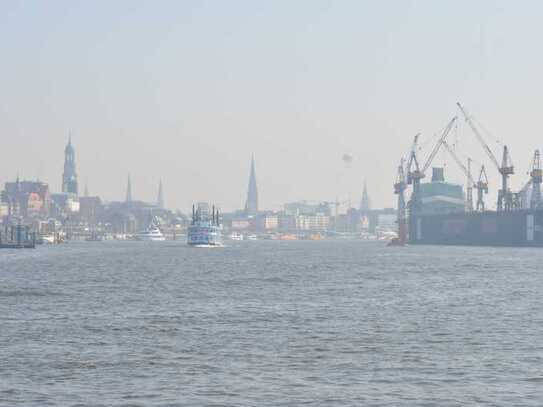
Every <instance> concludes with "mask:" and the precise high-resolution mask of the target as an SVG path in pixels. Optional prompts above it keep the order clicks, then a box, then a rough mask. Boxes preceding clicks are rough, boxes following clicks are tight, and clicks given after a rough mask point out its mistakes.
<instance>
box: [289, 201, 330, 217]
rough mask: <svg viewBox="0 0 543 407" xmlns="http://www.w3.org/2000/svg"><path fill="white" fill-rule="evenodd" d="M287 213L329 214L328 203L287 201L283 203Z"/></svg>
mask: <svg viewBox="0 0 543 407" xmlns="http://www.w3.org/2000/svg"><path fill="white" fill-rule="evenodd" d="M284 207H285V214H287V215H315V214H317V213H321V214H324V215H327V216H330V215H331V209H330V205H329V203H327V202H310V201H298V202H289V203H286V204H285V205H284Z"/></svg>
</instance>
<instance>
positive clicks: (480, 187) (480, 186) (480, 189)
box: [475, 165, 488, 212]
mask: <svg viewBox="0 0 543 407" xmlns="http://www.w3.org/2000/svg"><path fill="white" fill-rule="evenodd" d="M475 188H476V189H477V204H476V206H475V210H476V211H478V212H484V211H485V201H484V199H483V194H488V177H487V176H486V169H485V166H484V165H481V171H480V172H479V180H478V181H477V184H476V186H475Z"/></svg>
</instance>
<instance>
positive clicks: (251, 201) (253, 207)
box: [245, 156, 258, 217]
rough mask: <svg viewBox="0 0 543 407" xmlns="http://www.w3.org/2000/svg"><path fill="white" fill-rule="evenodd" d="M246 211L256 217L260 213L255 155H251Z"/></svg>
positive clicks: (248, 214)
mask: <svg viewBox="0 0 543 407" xmlns="http://www.w3.org/2000/svg"><path fill="white" fill-rule="evenodd" d="M245 213H246V215H247V216H250V217H254V216H256V215H257V213H258V189H257V186H256V170H255V157H254V156H252V157H251V171H250V174H249V186H248V188H247V201H246V202H245Z"/></svg>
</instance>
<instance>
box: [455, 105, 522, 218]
mask: <svg viewBox="0 0 543 407" xmlns="http://www.w3.org/2000/svg"><path fill="white" fill-rule="evenodd" d="M456 105H457V106H458V108H459V109H460V111H461V112H462V114H463V115H464V117H465V119H466V121H467V122H468V124H469V126H470V127H471V130H473V133H474V134H475V136H476V138H477V140H478V141H479V143H481V145H482V146H483V150H485V152H486V154H487V155H488V157H489V158H490V161H492V163H493V164H494V165H495V166H496V168H497V169H498V171H499V173H500V174H501V176H502V189H501V190H500V191H498V210H499V211H501V210H506V211H507V210H511V209H512V207H513V195H512V194H511V193H510V191H509V176H510V175H512V174H514V173H515V171H514V167H513V164H512V163H511V157H510V156H509V150H508V149H507V146H503V155H502V163H501V165H500V163H499V162H498V160H497V159H496V156H495V155H494V153H493V152H492V150H491V149H490V147H488V144H487V143H486V142H485V140H484V138H483V136H482V135H481V133H480V132H479V130H478V129H477V126H475V124H474V123H473V120H472V119H471V117H470V116H469V115H468V114H467V112H466V111H465V110H464V108H463V107H462V105H461V104H460V103H459V102H458V103H456Z"/></svg>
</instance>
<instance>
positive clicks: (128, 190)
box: [126, 174, 132, 202]
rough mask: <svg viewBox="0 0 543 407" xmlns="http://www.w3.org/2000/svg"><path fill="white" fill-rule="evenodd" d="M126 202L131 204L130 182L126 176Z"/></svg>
mask: <svg viewBox="0 0 543 407" xmlns="http://www.w3.org/2000/svg"><path fill="white" fill-rule="evenodd" d="M126 202H132V181H131V180H130V174H128V182H127V183H126Z"/></svg>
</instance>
